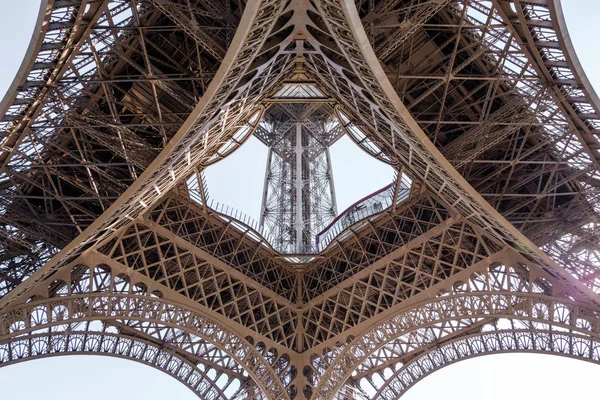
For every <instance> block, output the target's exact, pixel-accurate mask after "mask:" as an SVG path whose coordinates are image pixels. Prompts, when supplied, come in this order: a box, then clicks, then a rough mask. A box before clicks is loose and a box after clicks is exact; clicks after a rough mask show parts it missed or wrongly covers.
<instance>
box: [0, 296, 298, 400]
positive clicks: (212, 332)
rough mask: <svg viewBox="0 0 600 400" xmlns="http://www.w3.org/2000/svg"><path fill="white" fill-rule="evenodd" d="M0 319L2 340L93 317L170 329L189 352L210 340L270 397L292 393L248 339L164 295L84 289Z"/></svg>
mask: <svg viewBox="0 0 600 400" xmlns="http://www.w3.org/2000/svg"><path fill="white" fill-rule="evenodd" d="M91 310H93V311H91ZM90 311H91V312H90ZM0 320H2V321H3V322H4V324H3V325H2V326H0V330H1V332H0V335H1V336H0V338H1V339H0V340H1V341H2V342H4V341H7V340H12V339H13V338H16V339H18V338H20V337H23V335H25V334H35V333H37V332H39V331H40V330H46V329H50V330H52V329H53V328H54V327H57V326H63V325H65V324H77V323H83V322H92V321H106V322H110V323H120V324H125V325H128V326H130V327H132V328H133V329H135V328H138V327H139V328H142V329H144V328H145V329H148V330H149V332H151V333H149V334H150V335H152V333H153V332H161V331H164V330H165V328H170V329H171V331H170V332H169V334H171V333H172V332H174V333H175V334H176V336H175V335H171V338H170V341H171V344H172V345H173V346H176V347H178V348H181V349H184V351H186V350H185V349H194V348H197V347H199V346H201V345H202V344H203V343H206V342H208V343H210V345H211V346H214V347H215V348H217V349H219V350H221V351H222V352H223V353H225V354H226V355H227V356H228V357H230V358H231V359H233V360H235V362H236V363H237V364H239V365H241V366H242V367H244V369H245V371H246V372H247V373H248V374H249V375H250V376H251V377H252V379H253V380H254V381H255V382H256V384H257V385H258V386H259V387H260V389H261V390H262V391H263V393H265V394H266V395H267V397H269V396H272V397H273V398H282V399H285V398H289V397H288V393H287V391H286V390H285V387H284V386H283V384H282V383H281V381H280V379H279V377H278V376H277V374H276V373H275V371H274V370H273V368H272V367H271V365H270V364H269V363H268V362H267V361H266V360H265V358H264V357H263V355H262V354H261V353H260V352H259V351H258V350H257V349H256V348H255V347H254V346H252V345H251V344H250V343H249V342H248V341H247V340H245V339H243V338H240V337H238V336H236V335H235V334H234V333H233V332H231V331H229V330H228V329H227V328H226V327H225V326H223V325H221V324H219V323H218V322H215V321H212V320H211V319H209V318H207V317H205V316H203V315H201V314H198V313H196V312H193V311H191V310H188V309H185V308H184V307H181V306H178V305H174V304H170V303H168V302H166V301H164V300H162V299H158V298H149V297H146V296H139V295H137V296H136V295H134V294H120V293H102V292H98V293H85V294H78V295H70V296H65V297H58V298H50V299H44V300H38V301H32V302H30V303H27V304H26V305H24V306H22V307H20V308H17V309H14V310H11V311H10V312H7V313H5V314H3V315H0ZM173 330H174V331H173Z"/></svg>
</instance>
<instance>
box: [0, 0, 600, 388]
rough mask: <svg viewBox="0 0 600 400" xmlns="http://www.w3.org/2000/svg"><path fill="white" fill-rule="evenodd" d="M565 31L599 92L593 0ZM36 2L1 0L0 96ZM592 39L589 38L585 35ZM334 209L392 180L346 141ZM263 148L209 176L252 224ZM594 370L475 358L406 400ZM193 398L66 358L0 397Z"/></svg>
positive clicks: (215, 190)
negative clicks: (336, 202) (567, 31)
mask: <svg viewBox="0 0 600 400" xmlns="http://www.w3.org/2000/svg"><path fill="white" fill-rule="evenodd" d="M562 3H563V8H564V11H565V14H566V18H567V24H568V26H569V29H570V34H571V37H572V39H573V42H574V44H575V48H576V50H577V53H578V56H579V59H580V61H581V63H582V64H583V67H584V69H585V71H586V73H587V75H588V78H589V79H590V80H591V82H592V84H593V85H594V86H595V87H596V88H597V90H598V91H600V90H599V89H600V66H599V65H598V63H599V61H600V55H599V54H598V47H597V40H596V39H597V37H598V26H597V25H598V21H600V1H598V0H563V2H562ZM38 7H39V0H19V1H14V0H2V1H0V54H3V56H2V57H1V58H0V95H1V94H2V93H4V92H5V91H6V89H7V88H8V86H9V85H10V83H11V81H12V79H13V77H14V75H15V73H16V71H17V69H18V67H19V64H20V62H21V60H22V57H23V55H24V52H25V50H26V48H27V45H28V43H29V37H30V35H31V32H32V30H33V25H34V21H35V18H36V16H37V12H38ZM590 38H593V39H590ZM332 159H333V170H334V175H335V186H336V191H337V198H338V210H339V211H342V210H344V209H345V208H346V207H347V206H348V205H350V204H351V203H353V202H354V201H356V200H357V199H359V198H361V197H363V196H365V195H366V194H368V193H371V192H373V191H375V190H377V189H379V188H381V187H383V186H385V185H386V184H388V183H389V182H391V179H392V173H391V171H390V170H389V169H388V168H386V167H385V166H383V165H381V164H380V163H377V162H374V161H373V160H372V159H370V158H369V157H368V156H366V155H365V154H364V153H363V152H362V151H361V150H359V149H357V148H356V147H355V146H353V144H352V143H351V142H350V140H349V139H347V138H346V139H343V140H342V141H340V143H339V144H337V145H336V146H334V148H333V149H332ZM265 162H266V152H265V151H264V147H263V146H262V145H261V144H260V143H258V142H257V141H256V140H253V141H251V142H249V143H248V144H247V145H246V146H244V147H243V148H242V149H241V150H239V151H238V152H236V153H234V154H233V155H232V156H231V157H230V158H228V159H227V160H226V161H225V162H223V163H220V164H216V165H215V166H214V167H211V168H210V170H209V171H208V173H207V179H208V183H209V191H210V194H211V196H212V197H213V198H215V199H216V200H218V201H220V202H223V201H224V200H226V199H227V200H226V202H227V203H228V204H229V205H231V206H234V207H236V208H238V209H240V210H241V211H243V212H245V213H246V214H248V215H250V216H252V217H253V218H255V219H258V214H259V211H260V194H261V190H262V183H263V179H264V168H265ZM599 373H600V367H598V366H596V365H594V364H591V363H585V362H582V361H578V360H573V359H568V358H564V357H557V356H550V355H533V354H502V355H494V356H484V357H479V358H475V359H471V360H467V361H463V362H459V363H457V364H453V365H451V366H449V367H447V368H444V369H442V370H440V371H438V372H436V373H434V374H432V375H431V376H429V377H427V378H425V379H424V380H423V381H421V382H419V383H418V384H417V385H415V387H414V388H412V389H411V390H409V392H408V393H407V394H406V395H405V396H404V397H403V400H417V399H429V398H442V397H443V398H444V399H445V400H454V399H456V400H459V399H460V400H505V399H511V400H530V399H537V398H540V399H541V398H543V399H545V400H559V399H560V400H563V399H565V398H579V397H584V396H585V397H596V396H598V392H597V388H596V387H595V385H594V386H593V384H595V377H596V374H599ZM107 397H109V398H110V399H111V400H119V399H123V400H125V399H127V400H131V399H144V400H155V399H156V400H159V399H160V400H164V399H179V400H186V399H190V400H191V399H196V397H195V395H194V394H193V393H192V392H191V391H189V390H188V389H187V388H185V387H184V386H183V385H182V384H180V383H179V382H178V381H176V380H175V379H173V378H171V377H170V376H168V375H166V374H163V373H162V372H160V371H157V370H154V369H153V368H151V367H148V366H145V365H142V364H139V363H135V362H131V361H127V360H122V359H117V358H110V357H99V356H65V357H55V358H48V359H42V360H35V361H30V362H26V363H21V364H16V365H11V366H8V367H4V368H2V369H0V400H2V399H17V398H22V399H33V398H43V399H45V400H58V399H60V400H75V399H77V400H79V399H82V398H85V399H89V400H96V399H98V400H100V399H103V400H104V399H106V398H107Z"/></svg>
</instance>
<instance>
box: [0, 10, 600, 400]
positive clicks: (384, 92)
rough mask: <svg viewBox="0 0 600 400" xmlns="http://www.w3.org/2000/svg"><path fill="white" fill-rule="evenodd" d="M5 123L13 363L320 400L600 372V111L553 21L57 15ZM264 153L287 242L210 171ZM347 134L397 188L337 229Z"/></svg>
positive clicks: (4, 263) (4, 221)
mask: <svg viewBox="0 0 600 400" xmlns="http://www.w3.org/2000/svg"><path fill="white" fill-rule="evenodd" d="M0 109H1V112H0V114H2V115H3V118H2V122H1V123H0V132H1V138H0V140H1V141H2V147H1V148H0V169H1V170H0V199H1V201H2V203H1V211H0V221H1V224H0V225H1V229H0V233H1V235H0V237H1V239H0V257H1V259H0V261H1V264H0V363H2V365H7V364H11V363H15V362H20V361H24V360H29V359H34V358H38V357H46V356H52V355H61V354H68V353H77V354H106V355H112V356H117V357H124V358H128V359H131V360H135V361H139V362H143V363H146V364H149V365H152V366H154V367H156V368H158V369H160V370H163V371H165V372H166V373H168V374H170V375H172V376H174V377H175V378H176V379H178V380H180V381H181V382H182V383H184V384H185V385H187V386H188V387H189V388H190V389H191V390H193V391H195V392H196V393H197V394H198V396H199V397H200V398H206V399H220V398H261V399H262V398H264V399H293V398H306V399H314V400H316V399H363V398H383V399H396V398H398V397H399V396H401V395H402V394H403V393H404V392H405V391H406V390H407V389H409V388H410V387H411V386H412V385H413V384H414V383H415V382H417V381H418V380H420V379H421V378H423V377H424V376H427V375H428V374H429V373H431V372H433V371H435V370H437V369H439V368H442V367H444V366H446V365H448V364H450V363H453V362H457V361H460V360H463V359H466V358H469V357H474V356H477V355H482V354H492V353H497V352H509V351H525V352H546V353H555V354H562V355H566V356H570V357H576V358H580V359H583V360H588V361H592V362H596V363H600V297H599V296H600V269H599V267H600V264H599V262H600V260H599V255H600V246H599V244H598V243H599V242H598V235H599V232H600V230H599V227H600V225H599V224H600V222H599V221H598V216H599V215H600V214H599V213H600V209H599V206H598V204H599V202H598V197H599V186H600V165H599V161H600V152H599V151H600V147H599V141H600V116H599V110H600V101H599V100H598V97H597V96H596V94H595V93H594V91H593V90H592V89H591V86H590V84H589V82H588V81H587V79H586V77H585V75H584V74H583V71H582V70H581V67H580V65H579V63H578V61H577V58H576V56H575V53H574V51H573V48H572V45H571V42H570V40H569V36H568V33H567V31H566V27H565V24H564V19H563V15H562V12H561V9H560V4H559V3H558V1H557V0H535V1H522V0H369V1H363V0H357V1H356V3H355V2H353V1H351V0H286V1H281V0H256V1H249V2H245V1H243V0H43V1H42V7H41V12H40V15H39V19H38V25H37V28H36V32H35V34H34V37H33V40H32V42H31V45H30V47H29V49H28V52H27V56H26V58H25V61H24V63H23V66H22V68H21V70H20V71H19V73H18V75H17V77H16V79H15V81H14V83H13V85H12V87H11V88H10V90H9V92H8V94H7V95H6V97H5V98H4V100H3V101H2V103H1V104H0ZM252 134H254V135H256V136H257V137H258V138H260V139H261V140H262V141H263V142H264V143H266V144H267V145H268V146H269V148H270V152H271V154H270V157H269V160H270V167H269V168H268V170H267V177H266V182H267V185H266V188H265V196H264V201H263V214H262V216H263V217H262V219H263V221H262V222H263V223H262V225H263V227H264V229H265V230H266V229H267V228H268V231H269V232H270V233H272V235H271V236H273V237H275V238H277V239H278V242H269V240H267V239H266V238H267V235H266V234H264V235H263V233H262V230H261V229H260V226H259V227H258V228H256V229H253V228H252V227H251V226H250V224H248V223H247V221H246V220H242V219H239V218H236V215H227V213H223V212H221V211H222V210H221V211H219V210H214V209H211V207H210V203H209V202H207V194H206V188H205V185H204V182H203V180H202V178H201V176H202V171H203V170H204V169H205V168H206V167H208V166H209V165H211V164H213V163H215V162H218V161H219V160H221V159H223V158H224V157H226V156H227V155H228V154H230V153H231V152H232V151H234V150H235V149H237V148H238V147H239V146H240V145H242V144H243V143H244V141H245V140H246V139H247V138H248V137H249V136H250V135H252ZM341 134H348V135H349V136H350V137H351V138H352V139H353V140H354V141H355V142H356V143H357V144H358V145H359V146H361V147H362V148H363V149H364V150H365V151H367V152H368V153H369V154H371V155H373V156H374V157H376V158H378V159H380V160H382V161H384V162H386V163H388V164H390V165H391V166H392V167H394V168H395V169H396V170H397V171H398V173H397V179H396V180H395V182H393V183H392V184H391V185H390V186H389V187H386V188H384V189H383V190H382V191H381V192H379V193H376V194H375V195H374V197H371V198H368V199H363V200H361V201H359V202H358V203H356V204H355V206H353V207H352V208H351V209H349V210H347V211H346V212H344V213H342V214H341V215H340V216H338V217H337V218H335V219H334V218H333V217H334V214H335V208H336V207H335V203H334V201H335V196H334V195H333V194H332V193H333V186H332V183H331V177H330V175H331V171H330V169H331V168H330V164H329V161H328V159H327V151H326V149H327V147H328V145H329V144H330V143H332V141H334V140H335V139H336V138H337V137H339V135H341ZM324 138H327V140H325V139H324ZM190 182H192V183H190ZM194 182H195V183H194ZM357 184H358V183H357ZM273 232H274V233H273Z"/></svg>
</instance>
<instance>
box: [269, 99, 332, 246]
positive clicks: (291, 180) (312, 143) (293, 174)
mask: <svg viewBox="0 0 600 400" xmlns="http://www.w3.org/2000/svg"><path fill="white" fill-rule="evenodd" d="M278 98H279V99H282V98H284V97H282V96H279V97H278ZM307 98H309V99H310V97H307ZM267 124H268V127H267ZM261 125H263V128H262V131H261V132H260V135H259V136H258V137H259V138H261V140H262V141H263V142H264V143H265V144H266V145H267V146H269V153H268V159H267V171H266V173H265V185H264V195H263V204H262V210H261V220H260V225H261V228H263V227H264V228H265V230H266V231H267V232H268V233H269V234H270V236H272V237H273V241H274V243H272V245H273V246H274V247H275V248H276V249H277V250H278V251H279V252H281V253H296V254H306V253H313V252H316V251H317V249H316V234H317V233H318V232H320V231H321V230H322V229H323V228H325V226H326V225H327V224H329V223H330V222H331V220H332V219H333V218H334V217H335V216H336V215H337V206H336V199H335V190H334V184H333V172H332V168H331V158H330V156H329V147H330V146H331V145H332V144H333V143H334V142H335V141H336V140H337V139H339V138H340V137H341V136H342V134H343V129H342V127H341V126H340V124H339V122H338V120H337V117H336V116H335V112H334V110H333V108H331V107H330V106H328V105H319V104H318V103H316V104H315V103H308V104H306V103H282V104H275V105H274V106H272V107H271V108H270V109H269V111H268V113H267V115H266V116H265V118H264V119H263V122H262V123H261V124H260V125H259V127H260V126H261Z"/></svg>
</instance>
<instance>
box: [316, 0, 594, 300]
mask: <svg viewBox="0 0 600 400" xmlns="http://www.w3.org/2000/svg"><path fill="white" fill-rule="evenodd" d="M315 4H316V7H317V8H318V9H319V13H320V14H321V16H322V18H323V24H324V25H326V27H327V29H328V30H329V31H330V32H331V37H332V39H333V40H335V41H336V44H337V49H338V50H339V51H340V52H341V53H343V58H344V60H343V61H344V62H345V63H346V64H347V65H344V68H346V70H345V71H348V73H347V75H352V76H354V77H355V78H354V79H353V82H358V83H352V84H353V85H354V86H355V88H354V89H357V88H358V89H360V90H358V89H357V90H356V91H357V92H358V91H360V92H361V95H362V97H361V100H365V99H366V100H365V101H364V103H365V104H368V107H367V109H365V110H362V109H361V108H360V107H354V108H353V109H352V111H353V112H354V113H355V116H356V117H358V118H363V119H364V120H365V121H364V123H362V125H364V126H366V127H367V128H368V130H369V137H370V139H372V140H377V142H378V144H379V143H380V145H379V147H382V148H383V149H384V150H385V151H386V152H387V153H388V154H390V156H393V157H394V158H395V160H396V162H395V163H396V164H397V165H410V171H411V172H412V175H411V178H414V179H416V180H419V181H421V182H423V183H424V185H425V186H426V187H427V188H428V189H429V190H430V191H431V192H433V193H435V194H436V195H438V196H440V197H441V198H444V199H446V201H447V202H448V203H449V204H452V205H453V207H454V208H455V209H456V210H457V211H458V213H460V214H461V215H464V216H468V217H467V219H468V220H469V222H470V223H472V224H474V225H475V226H478V227H480V228H483V229H485V230H486V231H487V232H489V233H490V235H491V236H493V237H494V238H495V239H497V240H498V241H500V242H502V243H504V244H506V245H509V246H512V245H513V244H514V243H518V244H519V245H518V251H519V252H520V253H521V254H523V255H524V256H526V257H528V258H529V259H531V260H535V261H536V262H538V263H539V265H540V266H541V267H542V268H543V269H544V270H545V271H548V272H549V273H552V274H553V275H554V277H555V279H556V280H560V281H561V282H563V283H564V284H565V285H567V286H569V287H572V288H574V289H576V290H577V291H579V292H581V293H584V294H585V296H586V297H587V298H588V299H589V300H590V301H591V302H596V301H597V299H596V297H595V294H594V293H593V292H592V291H591V290H590V289H589V288H587V287H585V286H584V285H583V284H582V283H581V282H578V281H576V280H574V279H573V278H572V277H571V276H570V275H569V274H568V273H567V272H566V271H564V269H563V268H561V267H560V266H559V265H558V264H557V263H556V262H555V261H554V260H553V259H552V258H550V257H549V256H548V255H547V254H545V253H544V252H543V251H541V250H540V249H539V248H538V247H537V246H536V245H535V244H534V243H533V242H531V241H530V240H529V239H528V238H527V237H525V235H524V234H523V233H521V232H520V231H519V230H518V229H517V228H515V227H514V226H513V225H512V224H511V223H510V222H508V221H507V220H506V218H504V217H503V216H502V215H501V214H500V212H499V211H498V210H496V209H495V208H494V207H492V205H491V204H490V203H488V202H487V201H486V200H485V199H484V198H483V197H482V196H481V195H480V194H479V193H478V192H477V190H475V189H474V188H473V186H471V185H470V184H469V183H468V182H467V181H466V180H465V178H464V177H463V176H462V175H461V174H460V173H459V172H458V171H457V170H456V169H455V168H454V167H453V166H452V164H450V162H449V161H448V160H447V159H446V158H445V157H444V156H443V154H442V153H441V152H440V151H439V150H438V149H437V148H436V147H435V145H434V144H433V143H432V142H431V141H430V140H429V138H428V137H427V135H425V133H424V132H423V130H422V129H421V128H420V126H419V125H418V124H417V122H416V121H415V119H414V118H413V116H412V115H411V113H410V112H409V111H408V110H407V109H406V107H405V106H404V105H403V103H402V101H401V100H400V98H399V97H398V94H397V93H396V91H395V90H394V88H393V86H392V85H391V83H390V80H389V79H388V78H387V75H386V73H385V71H384V70H383V68H382V66H381V65H380V62H379V60H378V58H377V56H376V54H375V52H374V50H373V48H372V47H371V43H370V41H369V39H368V37H367V35H366V33H365V30H364V27H363V24H362V21H361V20H360V17H359V14H358V11H357V9H356V6H355V4H354V2H353V1H349V0H320V1H319V2H315ZM322 50H323V49H322ZM325 50H326V49H325ZM331 62H332V63H334V62H333V61H331ZM339 68H340V69H342V67H341V66H339ZM350 69H351V70H352V71H351V72H350V71H349V70H350ZM346 79H348V80H350V78H348V77H346ZM348 86H350V85H348ZM359 86H360V88H359ZM375 127H376V128H375Z"/></svg>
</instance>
